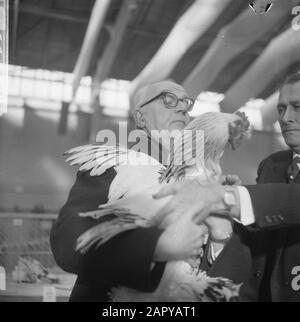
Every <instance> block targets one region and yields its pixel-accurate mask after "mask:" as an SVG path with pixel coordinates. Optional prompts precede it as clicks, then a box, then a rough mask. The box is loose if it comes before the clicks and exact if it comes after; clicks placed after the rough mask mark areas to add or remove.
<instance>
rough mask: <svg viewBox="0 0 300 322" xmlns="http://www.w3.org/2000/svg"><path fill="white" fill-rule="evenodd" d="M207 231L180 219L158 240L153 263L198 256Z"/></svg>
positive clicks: (185, 219)
mask: <svg viewBox="0 0 300 322" xmlns="http://www.w3.org/2000/svg"><path fill="white" fill-rule="evenodd" d="M207 232H208V230H207V227H206V226H205V225H196V224H195V223H194V222H192V221H191V220H190V218H181V219H180V220H178V221H177V222H175V223H173V224H171V225H169V226H168V227H167V228H166V229H165V230H164V232H163V233H162V234H161V236H160V238H159V239H158V242H157V246H156V249H155V254H154V260H155V261H161V262H165V261H176V260H183V259H187V258H189V257H192V256H197V255H199V253H200V251H201V247H202V245H203V243H204V241H205V236H206V234H207Z"/></svg>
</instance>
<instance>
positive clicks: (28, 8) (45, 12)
mask: <svg viewBox="0 0 300 322" xmlns="http://www.w3.org/2000/svg"><path fill="white" fill-rule="evenodd" d="M19 9H20V12H22V13H28V14H32V15H35V16H43V17H47V18H51V19H57V20H64V21H69V22H76V23H83V24H87V23H88V22H89V17H88V16H85V15H80V14H77V13H76V14H75V13H70V11H69V10H68V11H67V10H61V9H53V8H46V7H42V6H36V5H32V4H26V3H21V4H20V8H19Z"/></svg>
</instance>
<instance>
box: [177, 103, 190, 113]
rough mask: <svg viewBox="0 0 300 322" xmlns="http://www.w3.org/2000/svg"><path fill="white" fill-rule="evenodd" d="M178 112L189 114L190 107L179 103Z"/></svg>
mask: <svg viewBox="0 0 300 322" xmlns="http://www.w3.org/2000/svg"><path fill="white" fill-rule="evenodd" d="M176 112H177V113H179V112H181V113H184V114H185V113H187V112H188V107H187V104H185V103H184V102H183V101H178V104H177V106H176Z"/></svg>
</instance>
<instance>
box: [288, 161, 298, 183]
mask: <svg viewBox="0 0 300 322" xmlns="http://www.w3.org/2000/svg"><path fill="white" fill-rule="evenodd" d="M299 171H300V157H296V158H294V160H293V162H292V163H291V164H290V165H289V167H288V170H287V174H288V180H289V182H293V181H294V180H295V178H296V177H297V175H298V173H299Z"/></svg>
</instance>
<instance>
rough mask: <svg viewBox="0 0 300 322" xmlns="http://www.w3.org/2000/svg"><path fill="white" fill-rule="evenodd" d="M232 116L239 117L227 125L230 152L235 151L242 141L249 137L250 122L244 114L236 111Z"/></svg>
mask: <svg viewBox="0 0 300 322" xmlns="http://www.w3.org/2000/svg"><path fill="white" fill-rule="evenodd" d="M234 114H236V115H237V116H239V119H238V120H236V121H234V122H233V124H232V123H230V124H229V140H228V143H229V145H230V146H231V148H232V150H236V149H237V148H238V147H239V146H240V144H241V142H242V141H243V139H244V138H245V137H248V136H249V128H250V122H249V120H248V117H247V116H246V114H245V113H244V112H240V111H237V112H235V113H234Z"/></svg>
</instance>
